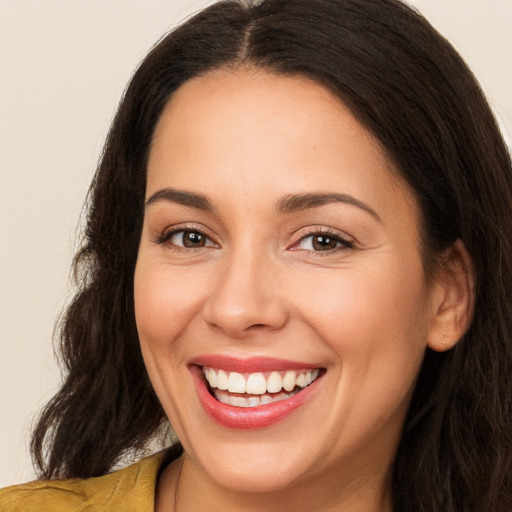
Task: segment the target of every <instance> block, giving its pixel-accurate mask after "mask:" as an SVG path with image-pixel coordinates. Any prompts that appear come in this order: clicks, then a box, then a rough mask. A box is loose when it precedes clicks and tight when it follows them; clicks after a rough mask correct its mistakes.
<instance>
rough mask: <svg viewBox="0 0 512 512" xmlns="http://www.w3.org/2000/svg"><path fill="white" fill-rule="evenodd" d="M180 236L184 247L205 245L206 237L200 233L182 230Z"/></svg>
mask: <svg viewBox="0 0 512 512" xmlns="http://www.w3.org/2000/svg"><path fill="white" fill-rule="evenodd" d="M182 236H183V246H184V247H204V246H205V245H206V237H205V236H204V235H202V234H201V233H197V232H195V231H184V232H183V235H182Z"/></svg>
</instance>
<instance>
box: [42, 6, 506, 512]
mask: <svg viewBox="0 0 512 512" xmlns="http://www.w3.org/2000/svg"><path fill="white" fill-rule="evenodd" d="M241 64H249V65H251V66H253V67H257V68H263V69H266V70H268V71H270V72H273V73H277V74H286V75H303V76H307V77H310V78H312V79H314V80H316V81H318V82H319V83H321V84H323V85H324V86H326V87H328V88H329V89H331V90H332V91H334V92H335V93H336V94H337V95H338V97H339V98H340V99H341V100H342V101H343V102H344V103H345V104H346V105H347V106H348V107H349V108H350V109H351V110H352V112H353V113H354V115H355V116H356V117H357V118H358V119H359V120H360V122H362V123H363V124H364V125H365V126H366V127H367V128H368V129H369V130H370V131H371V132H373V134H374V135H375V136H376V137H377V138H378V139H379V140H380V142H381V143H382V145H383V146H384V148H386V150H387V153H388V155H389V157H390V158H391V159H392V160H393V161H394V163H395V166H396V168H397V170H398V172H400V174H401V175H402V176H403V177H404V179H405V180H406V181H407V182H408V183H409V185H410V186H411V188H412V190H413V191H414V193H415V194H416V196H417V199H418V202H419V204H420V207H421V215H422V238H423V240H422V242H423V243H422V248H423V253H424V262H425V268H426V271H427V275H428V274H429V270H431V269H432V268H434V266H435V263H436V258H437V256H438V255H439V254H440V252H441V251H442V250H443V249H445V248H446V247H448V246H449V245H450V244H452V243H453V242H454V241H455V240H456V239H458V238H460V239H461V240H462V241H463V243H464V244H465V246H466V248H467V249H468V251H469V253H470V255H471V257H472V260H473V264H474V269H475V273H476V282H477V287H476V306H475V318H474V322H473V324H472V326H471V328H470V330H469V332H468V333H467V334H466V335H465V337H464V339H463V340H462V341H461V342H460V343H458V344H457V345H456V347H455V348H454V349H453V350H451V351H450V352H448V353H443V354H440V353H435V352H431V351H427V353H426V356H425V360H424V363H423V366H422V369H421V372H420V375H419V379H418V383H417V387H416V390H415V393H414V396H413V399H412V403H411V407H410V411H409V415H408V418H407V420H406V423H405V426H404V431H403V435H402V439H401V443H400V446H399V449H398V453H397V456H396V460H395V463H394V467H393V474H392V488H393V500H394V509H395V510H396V511H400V512H409V511H410V512H422V511H429V512H439V511H443V512H450V511H452V512H455V511H457V512H461V511H468V512H469V511H472V512H482V511H487V510H492V511H493V512H505V511H507V512H510V510H511V509H512V393H511V391H510V384H509V378H510V377H511V376H512V339H511V334H512V307H511V305H512V299H511V297H512V245H511V244H512V171H511V162H510V154H509V152H508V150H507V148H506V146H505V145H504V143H503V140H502V138H501V136H500V132H499V130H498V128H497V125H496V122H495V120H494V118H493V115H492V114H491V111H490V108H489V106H488V104H487V102H486V100H485V98H484V96H483V94H482V92H481V90H480V88H479V86H478V84H477V82H476V80H475V78H474V77H473V75H472V74H471V72H470V71H469V70H468V68H467V66H466V65H465V64H464V62H463V61H462V59H461V58H460V57H459V55H458V54H457V53H456V52H455V50H454V49H453V48H452V47H451V46H450V44H449V43H448V42H447V41H446V40H445V39H444V38H443V37H442V36H440V35H439V34H438V33H437V32H436V31H435V30H434V29H433V28H432V27H431V26H430V25H429V24H428V22H427V21H426V20H425V19H424V18H423V17H422V16H421V15H419V14H418V13H417V12H415V11H413V10H412V9H410V8H408V7H406V6H405V5H404V4H403V3H401V2H400V1H398V0H293V1H290V0H263V1H259V2H243V1H241V0H240V1H236V0H233V1H224V2H220V3H217V4H215V5H213V6H211V7H209V8H207V9H205V10H204V11H203V12H201V13H199V14H198V15H196V16H195V17H193V18H191V19H190V20H189V21H187V22H186V23H185V24H183V25H182V26H180V27H179V28H177V29H176V30H174V31H173V32H171V33H170V34H169V35H167V36H166V37H165V38H164V39H162V40H161V41H160V42H159V43H158V44H157V45H156V46H155V47H154V48H153V50H152V51H151V52H150V53H149V55H148V56H147V57H146V59H144V61H143V62H142V64H141V65H140V67H139V68H138V70H137V72H136V73H135V75H134V77H133V79H132V80H131V83H130V85H129V87H128V89H127V90H126V93H125V96H124V98H123V100H122V102H121V104H120V106H119V109H118V112H117V115H116V117H115V120H114V123H113V125H112V128H111V131H110V133H109V136H108V140H107V142H106V145H105V150H104V154H103V158H102V161H101V164H100V166H99V168H98V171H97V174H96V176H95V178H94V181H93V183H92V185H91V189H90V193H89V198H88V208H89V210H88V212H89V214H88V220H87V226H86V230H85V233H84V243H83V246H82V248H81V250H80V251H79V253H78V254H77V256H76V259H75V275H76V278H77V284H78V291H77V294H76V296H75V298H74V300H73V302H72V303H71V305H70V306H69V308H68V309H67V311H66V313H65V316H64V318H63V322H62V324H61V328H60V340H61V352H62V361H63V364H64V367H65V372H66V375H65V381H64V384H63V386H62V388H61V389H60V391H59V392H58V393H57V395H56V396H55V397H54V398H53V399H52V400H51V402H50V403H49V404H48V405H47V406H46V408H45V410H44V411H43V413H42V415H41V417H40V420H39V423H38V425H37V427H36V429H35V431H34V436H33V440H32V450H33V454H34V458H35V462H36V464H37V465H38V467H39V468H40V471H41V475H42V476H43V477H45V478H55V477H90V476H97V475H101V474H103V473H105V472H107V471H108V470H109V469H111V468H112V466H113V465H114V464H115V463H116V462H117V461H118V460H119V459H120V458H121V457H122V456H123V455H125V454H126V453H127V452H128V451H130V450H137V449H142V448H143V447H144V446H145V444H146V443H147V441H148V440H149V439H150V438H151V437H152V436H153V435H154V433H155V432H156V431H157V430H158V428H159V427H160V426H161V425H163V424H164V422H165V416H164V413H163V410H162V408H161V406H160V404H159V402H158V400H157V398H156V396H155V394H154V392H153V390H152V387H151V383H150V382H149V379H148V376H147V373H146V371H145V368H144V364H143V361H142V357H141V353H140V348H139V343H138V337H137V330H136V327H135V320H134V307H133V290H132V287H133V273H134V267H135V263H136V258H137V248H138V243H139V238H140V233H141V223H142V219H143V204H144V192H145V179H146V177H145V174H146V163H147V157H148V151H149V147H150V144H151V140H152V135H153V131H154V129H155V125H156V123H157V121H158V119H159V116H160V114H161V112H162V110H163V108H164V106H165V105H166V103H167V101H168V100H169V98H170V96H171V95H172V94H173V92H174V91H176V89H177V88H178V87H180V86H181V85H182V84H183V83H184V82H186V81H187V80H189V79H191V78H193V77H196V76H198V75H200V74H203V73H206V72H207V71H209V70H212V69H217V68H230V67H236V66H239V65H241Z"/></svg>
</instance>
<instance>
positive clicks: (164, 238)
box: [154, 226, 216, 252]
mask: <svg viewBox="0 0 512 512" xmlns="http://www.w3.org/2000/svg"><path fill="white" fill-rule="evenodd" d="M179 233H183V235H185V234H186V233H193V234H196V235H199V236H201V237H204V238H205V239H206V241H207V242H208V241H209V242H211V243H210V244H209V245H205V246H199V247H185V246H184V245H176V244H173V243H170V240H171V239H172V237H173V236H175V235H177V234H179ZM154 242H155V243H156V244H158V245H167V246H168V247H169V248H170V249H171V250H173V251H176V252H183V251H187V252H188V251H197V250H198V249H204V248H208V247H213V246H215V245H216V244H215V243H214V242H213V241H212V239H211V237H209V236H208V235H207V234H206V233H205V232H204V231H202V230H200V229H197V228H192V227H186V226H182V227H177V228H174V229H172V230H170V231H163V232H162V233H161V234H160V235H159V236H158V237H157V238H156V239H155V240H154Z"/></svg>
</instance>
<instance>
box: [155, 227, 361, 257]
mask: <svg viewBox="0 0 512 512" xmlns="http://www.w3.org/2000/svg"><path fill="white" fill-rule="evenodd" d="M179 233H183V235H185V234H186V233H192V234H197V235H199V236H200V237H204V238H205V239H206V241H207V242H206V243H207V245H204V246H199V247H185V246H184V245H177V244H173V243H170V240H171V239H172V237H174V236H175V235H177V234H179ZM314 237H324V238H327V239H330V240H332V241H334V242H336V244H337V247H334V248H332V249H327V250H325V251H321V250H319V251H315V250H314V249H303V248H300V247H299V245H300V244H301V243H303V242H304V241H305V240H307V239H308V238H314ZM154 242H155V243H156V244H158V245H168V246H169V248H170V249H171V250H173V251H176V252H184V251H187V252H188V251H197V250H198V249H205V248H209V247H215V246H216V245H217V244H215V242H213V241H212V239H211V238H210V237H209V236H208V235H207V234H206V233H204V231H202V230H200V229H197V228H188V227H178V228H174V229H172V230H170V231H163V232H162V233H161V234H160V235H159V236H158V237H157V238H156V239H155V240H154ZM208 242H210V243H209V244H208ZM313 243H314V242H313ZM354 247H355V243H354V242H353V241H350V240H347V239H346V238H344V237H342V236H341V235H340V234H339V233H338V232H337V231H334V230H330V229H326V228H320V229H315V230H314V231H307V232H304V233H302V234H301V235H300V238H299V239H298V240H297V241H296V242H295V243H294V244H293V245H292V247H290V249H289V250H291V251H301V250H302V251H307V252H308V253H310V254H314V255H315V256H327V255H329V254H333V253H335V252H338V251H347V250H351V249H354Z"/></svg>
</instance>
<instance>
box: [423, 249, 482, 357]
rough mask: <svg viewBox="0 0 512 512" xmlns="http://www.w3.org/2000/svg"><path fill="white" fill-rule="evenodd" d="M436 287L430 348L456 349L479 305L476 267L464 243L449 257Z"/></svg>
mask: <svg viewBox="0 0 512 512" xmlns="http://www.w3.org/2000/svg"><path fill="white" fill-rule="evenodd" d="M440 266H441V268H440V269H439V270H438V271H437V274H436V277H435V279H434V283H432V295H431V300H432V303H431V304H432V319H431V324H430V329H429V335H428V340H427V344H428V346H429V347H430V348H431V349H432V350H435V351H437V352H444V351H446V350H449V349H451V348H453V347H454V346H455V345H456V344H457V342H458V341H459V340H460V339H461V338H462V336H464V334H465V333H466V331H467V330H468V329H469V327H470V325H471V321H472V319H473V310H474V303H475V297H474V295H475V275H474V270H473V263H472V261H471V257H470V256H469V253H468V251H467V250H466V248H465V247H464V244H463V243H462V241H461V240H457V241H456V242H454V243H453V244H452V245H451V246H450V247H449V248H448V249H447V250H446V253H445V256H444V258H443V260H442V262H441V265H440Z"/></svg>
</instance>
